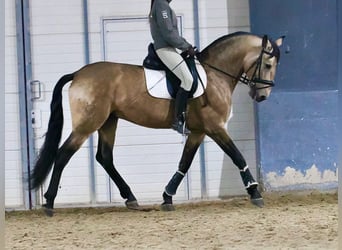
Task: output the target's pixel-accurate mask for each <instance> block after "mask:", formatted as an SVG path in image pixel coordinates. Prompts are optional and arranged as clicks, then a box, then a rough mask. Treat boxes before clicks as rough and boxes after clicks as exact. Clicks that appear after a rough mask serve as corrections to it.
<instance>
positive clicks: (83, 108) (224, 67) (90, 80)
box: [30, 32, 283, 216]
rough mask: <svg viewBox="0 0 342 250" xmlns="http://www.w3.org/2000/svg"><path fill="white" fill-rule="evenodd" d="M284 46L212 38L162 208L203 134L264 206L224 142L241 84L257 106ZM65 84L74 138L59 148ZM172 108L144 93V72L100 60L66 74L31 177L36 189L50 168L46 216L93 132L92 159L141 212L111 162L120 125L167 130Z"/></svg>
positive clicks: (240, 36)
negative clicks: (201, 83)
mask: <svg viewBox="0 0 342 250" xmlns="http://www.w3.org/2000/svg"><path fill="white" fill-rule="evenodd" d="M282 40H283V38H279V39H278V40H276V41H272V40H269V39H268V38H267V36H264V37H263V38H261V37H258V36H256V35H253V34H250V33H242V32H239V33H234V34H230V35H226V36H223V37H221V38H219V39H217V40H216V41H214V42H213V43H211V44H210V45H209V46H208V47H207V48H205V49H204V50H203V51H202V52H201V53H199V54H198V55H197V59H198V60H199V62H200V63H201V64H202V66H203V67H204V69H205V72H206V74H207V88H206V90H205V94H204V95H202V96H200V97H197V98H193V99H189V101H188V110H187V113H188V116H187V121H186V122H187V126H188V128H189V129H190V131H191V134H190V135H189V136H188V137H187V139H186V143H185V146H184V150H183V153H182V157H181V160H180V162H179V166H178V170H177V171H176V173H175V174H174V175H173V177H172V178H171V179H170V181H169V183H168V184H167V185H166V187H165V191H164V193H163V200H164V201H163V204H162V209H164V210H173V209H174V207H173V205H172V196H173V195H175V194H176V190H177V187H178V186H179V184H180V182H181V181H182V179H183V177H184V175H185V174H186V173H187V171H188V170H189V168H190V165H191V163H192V160H193V158H194V155H195V153H196V151H197V149H198V147H199V146H200V144H201V142H202V141H203V139H204V137H205V135H207V136H209V137H210V138H212V139H213V140H214V141H215V142H216V143H217V144H218V145H219V146H220V147H221V149H222V150H223V151H224V152H225V153H226V154H227V155H228V156H230V157H231V159H232V161H233V162H234V164H235V165H236V166H237V167H238V169H239V171H240V175H241V178H242V181H243V184H244V186H245V188H246V190H247V193H248V194H249V195H250V198H251V202H252V203H253V204H255V205H257V206H259V207H262V206H263V204H264V203H263V199H262V196H261V194H260V192H259V191H258V189H257V186H258V183H257V182H256V181H255V179H254V178H253V176H252V174H251V173H250V171H249V169H248V165H247V163H246V161H245V159H244V157H243V156H242V154H241V153H240V151H239V150H238V149H237V147H236V146H235V145H234V143H233V141H232V139H231V138H230V137H229V135H228V133H227V131H226V128H225V124H226V122H227V120H228V117H229V115H230V112H231V104H232V103H231V102H232V94H233V91H234V89H235V87H236V85H237V84H238V82H242V83H244V84H247V85H248V86H249V88H250V91H249V95H250V96H251V98H252V99H254V100H255V101H257V102H260V101H263V100H265V99H267V97H268V96H269V94H270V92H271V87H272V86H273V85H274V82H273V81H274V77H275V72H276V67H277V63H278V61H279V57H280V52H279V46H281V44H282ZM69 81H72V83H71V85H70V89H69V99H70V108H71V115H72V132H71V134H70V135H69V137H68V139H67V140H66V141H65V142H64V144H63V145H62V146H61V147H60V148H59V142H60V140H61V134H62V129H63V107H62V88H63V86H64V85H65V84H66V83H68V82H69ZM173 105H174V102H173V101H172V100H167V99H158V98H152V97H151V96H150V95H149V94H148V92H147V88H146V84H145V77H144V70H143V67H142V66H138V65H130V64H120V63H110V62H99V63H94V64H89V65H86V66H85V67H83V68H82V69H80V70H78V71H76V72H74V73H72V74H67V75H64V76H63V77H62V78H61V79H60V80H59V81H58V83H57V84H56V86H55V88H54V91H53V97H52V101H51V115H50V120H49V124H48V130H47V133H46V137H45V142H44V144H43V146H42V148H41V151H40V153H39V156H38V158H37V161H36V164H35V167H34V170H33V172H32V173H31V179H30V181H31V188H32V189H37V188H38V187H39V186H40V185H41V184H42V183H43V182H44V180H45V179H46V177H47V175H48V173H49V172H50V171H51V169H52V167H53V172H52V176H51V180H50V184H49V187H48V190H47V192H46V193H45V194H44V197H45V199H46V204H45V205H44V206H45V211H46V213H47V215H49V216H52V215H53V207H54V200H55V198H56V195H57V189H58V185H59V182H60V178H61V174H62V171H63V169H64V167H65V166H66V164H67V163H68V161H69V160H70V158H71V157H72V156H73V154H74V153H75V152H76V151H77V150H78V149H79V148H80V147H81V145H82V144H83V143H84V141H85V140H86V139H87V138H88V137H89V136H90V135H91V134H92V133H93V132H95V131H97V132H98V135H99V136H98V138H99V139H98V149H97V153H96V160H97V161H98V162H99V163H100V164H101V165H102V166H103V168H104V169H105V170H106V172H107V173H108V175H109V176H110V177H111V179H112V180H113V181H114V183H115V184H116V185H117V187H118V189H119V190H120V194H121V196H122V198H123V199H125V200H126V201H125V203H126V206H127V207H128V208H132V209H139V206H138V203H137V199H136V197H135V196H134V194H133V193H132V191H131V189H130V187H129V186H128V185H127V183H126V182H125V181H124V179H123V178H122V177H121V176H120V174H119V173H118V171H117V170H116V169H115V167H114V163H113V146H114V140H115V131H116V128H117V123H118V119H125V120H127V121H130V122H133V123H135V124H138V125H141V126H145V127H149V128H164V129H167V128H171V123H172V118H173V110H174V107H173ZM175 136H176V134H175Z"/></svg>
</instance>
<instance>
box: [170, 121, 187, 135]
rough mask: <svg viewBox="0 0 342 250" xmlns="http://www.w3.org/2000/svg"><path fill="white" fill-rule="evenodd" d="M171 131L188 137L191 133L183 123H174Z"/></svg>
mask: <svg viewBox="0 0 342 250" xmlns="http://www.w3.org/2000/svg"><path fill="white" fill-rule="evenodd" d="M172 129H174V130H176V131H177V132H178V133H180V134H181V135H189V134H190V133H191V131H190V130H189V129H187V127H186V126H185V122H181V121H179V120H178V121H175V122H174V123H173V124H172Z"/></svg>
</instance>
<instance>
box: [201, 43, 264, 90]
mask: <svg viewBox="0 0 342 250" xmlns="http://www.w3.org/2000/svg"><path fill="white" fill-rule="evenodd" d="M259 43H260V38H257V37H256V36H237V37H234V38H231V39H227V40H224V41H222V42H220V43H218V44H216V45H215V46H213V47H211V48H209V49H208V51H207V53H206V56H205V58H203V61H204V62H205V63H206V64H208V65H212V66H214V67H215V68H217V69H220V70H221V71H222V72H226V73H227V75H230V76H231V77H230V78H231V79H233V78H236V79H239V78H240V76H241V74H242V73H243V70H244V64H245V63H246V58H247V55H251V52H252V54H256V53H255V51H256V48H258V45H259ZM259 46H260V45H259ZM256 55H257V54H256ZM232 76H233V77H232ZM237 82H238V81H236V80H234V81H232V84H233V85H234V84H235V85H236V84H237ZM235 85H234V88H235Z"/></svg>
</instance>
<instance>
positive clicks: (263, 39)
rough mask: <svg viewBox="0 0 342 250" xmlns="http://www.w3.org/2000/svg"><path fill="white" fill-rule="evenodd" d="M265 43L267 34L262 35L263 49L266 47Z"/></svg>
mask: <svg viewBox="0 0 342 250" xmlns="http://www.w3.org/2000/svg"><path fill="white" fill-rule="evenodd" d="M267 43H268V37H267V35H264V37H263V38H262V47H263V48H264V49H266V46H267Z"/></svg>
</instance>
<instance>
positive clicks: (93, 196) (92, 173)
mask: <svg viewBox="0 0 342 250" xmlns="http://www.w3.org/2000/svg"><path fill="white" fill-rule="evenodd" d="M83 32H84V60H85V64H89V63H90V50H89V27H88V0H83ZM88 145H89V182H90V202H91V203H92V204H94V203H96V180H95V155H94V137H93V135H90V137H89V139H88Z"/></svg>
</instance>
